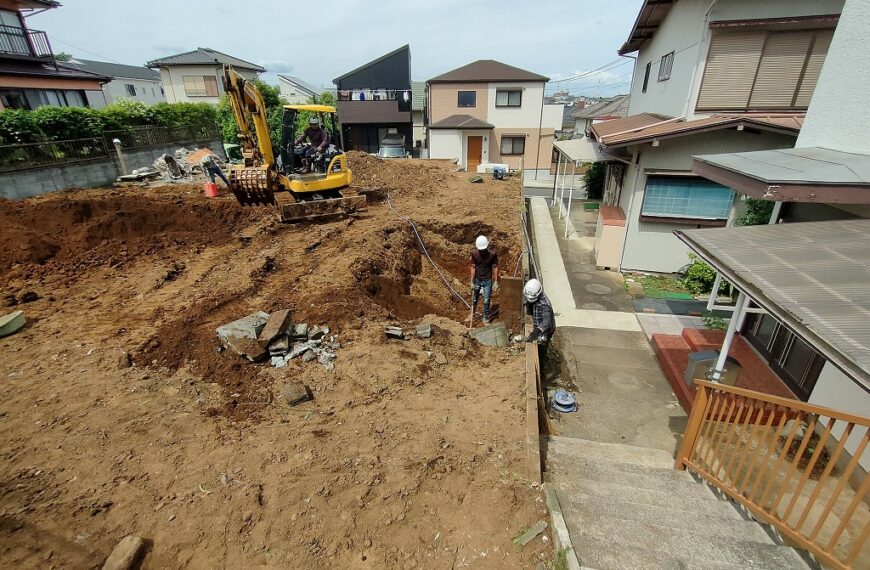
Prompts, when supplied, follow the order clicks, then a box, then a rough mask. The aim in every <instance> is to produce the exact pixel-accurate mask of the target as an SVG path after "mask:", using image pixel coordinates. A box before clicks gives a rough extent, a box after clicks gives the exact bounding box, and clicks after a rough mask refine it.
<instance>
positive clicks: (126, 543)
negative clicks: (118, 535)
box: [103, 535, 145, 570]
mask: <svg viewBox="0 0 870 570" xmlns="http://www.w3.org/2000/svg"><path fill="white" fill-rule="evenodd" d="M144 550H145V541H144V540H142V539H141V538H139V537H138V536H133V535H130V536H125V537H124V538H123V539H122V540H121V542H119V543H118V545H117V546H115V549H114V550H112V553H111V554H110V555H109V557H108V558H107V559H106V562H105V563H104V564H103V570H129V569H131V568H134V567H135V565H136V564H137V562H139V558H140V556H141V555H142V553H143V552H144Z"/></svg>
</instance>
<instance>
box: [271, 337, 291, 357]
mask: <svg viewBox="0 0 870 570" xmlns="http://www.w3.org/2000/svg"><path fill="white" fill-rule="evenodd" d="M288 352H290V337H288V336H287V335H286V334H282V335H279V336H278V337H277V338H275V339H274V340H272V342H271V343H270V344H269V354H270V355H272V356H284V355H285V354H287V353H288Z"/></svg>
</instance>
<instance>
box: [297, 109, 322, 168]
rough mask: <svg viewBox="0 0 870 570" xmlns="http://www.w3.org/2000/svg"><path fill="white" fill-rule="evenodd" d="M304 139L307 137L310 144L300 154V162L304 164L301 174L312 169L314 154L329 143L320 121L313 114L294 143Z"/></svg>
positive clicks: (300, 142) (302, 141)
mask: <svg viewBox="0 0 870 570" xmlns="http://www.w3.org/2000/svg"><path fill="white" fill-rule="evenodd" d="M305 139H308V142H310V143H311V146H310V147H308V148H307V149H306V150H305V154H304V155H302V164H303V165H304V168H303V170H302V174H308V173H309V172H311V171H312V170H313V167H312V163H313V162H314V158H315V156H316V155H317V154H318V153H322V152H323V151H324V150H326V147H327V145H329V136H328V135H327V134H326V131H325V130H323V129H322V128H321V127H320V121H318V120H317V117H315V116H312V117H311V118H310V119H308V128H307V129H305V132H303V133H302V136H301V137H299V139H297V141H296V143H297V144H302V143H304V142H305Z"/></svg>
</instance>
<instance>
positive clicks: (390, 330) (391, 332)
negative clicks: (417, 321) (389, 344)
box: [384, 327, 405, 340]
mask: <svg viewBox="0 0 870 570" xmlns="http://www.w3.org/2000/svg"><path fill="white" fill-rule="evenodd" d="M384 334H385V335H387V336H388V337H389V338H398V339H400V340H401V339H404V338H405V333H404V331H402V329H401V328H399V327H387V328H385V329H384Z"/></svg>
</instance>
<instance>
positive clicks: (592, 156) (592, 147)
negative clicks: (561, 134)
mask: <svg viewBox="0 0 870 570" xmlns="http://www.w3.org/2000/svg"><path fill="white" fill-rule="evenodd" d="M553 146H554V147H556V150H557V151H559V152H560V153H561V154H563V155H565V156H566V157H567V158H568V160H570V161H571V162H576V163H580V162H606V161H608V160H620V161H624V160H625V159H624V158H619V157H616V156H613V155H610V154H607V153H606V152H604V151H603V150H601V149H602V145H601V144H600V143H597V142H595V141H593V140H590V139H589V138H588V137H580V138H577V139H569V140H566V141H556V142H554V143H553Z"/></svg>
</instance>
